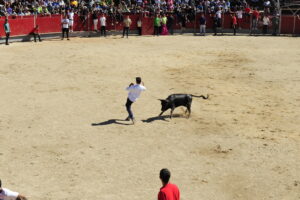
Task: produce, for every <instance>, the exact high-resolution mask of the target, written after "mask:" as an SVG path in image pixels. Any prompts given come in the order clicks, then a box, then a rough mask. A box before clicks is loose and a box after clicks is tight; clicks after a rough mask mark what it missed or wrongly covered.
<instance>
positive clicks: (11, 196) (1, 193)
mask: <svg viewBox="0 0 300 200" xmlns="http://www.w3.org/2000/svg"><path fill="white" fill-rule="evenodd" d="M0 199H1V200H27V198H26V197H24V196H23V195H20V194H19V193H18V192H13V191H11V190H9V189H7V188H2V183H1V179H0Z"/></svg>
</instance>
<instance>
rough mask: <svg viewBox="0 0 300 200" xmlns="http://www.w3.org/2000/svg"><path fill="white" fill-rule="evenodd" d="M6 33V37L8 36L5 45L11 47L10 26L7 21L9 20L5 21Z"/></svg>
mask: <svg viewBox="0 0 300 200" xmlns="http://www.w3.org/2000/svg"><path fill="white" fill-rule="evenodd" d="M4 32H5V36H6V39H5V44H6V45H9V43H8V39H9V35H10V26H9V23H8V19H7V18H6V19H5V21H4Z"/></svg>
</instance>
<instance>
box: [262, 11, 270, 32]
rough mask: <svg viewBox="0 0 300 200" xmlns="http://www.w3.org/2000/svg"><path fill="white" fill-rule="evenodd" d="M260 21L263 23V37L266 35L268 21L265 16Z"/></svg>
mask: <svg viewBox="0 0 300 200" xmlns="http://www.w3.org/2000/svg"><path fill="white" fill-rule="evenodd" d="M262 21H263V34H264V35H265V34H267V33H268V27H269V25H270V19H269V17H268V15H267V14H265V15H264V17H263V19H262Z"/></svg>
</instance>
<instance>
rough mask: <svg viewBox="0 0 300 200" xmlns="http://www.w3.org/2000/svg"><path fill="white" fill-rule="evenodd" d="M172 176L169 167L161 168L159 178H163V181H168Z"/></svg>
mask: <svg viewBox="0 0 300 200" xmlns="http://www.w3.org/2000/svg"><path fill="white" fill-rule="evenodd" d="M170 177H171V172H170V171H169V170H168V169H166V168H164V169H162V170H160V173H159V178H160V179H161V180H162V182H163V183H168V182H169V179H170Z"/></svg>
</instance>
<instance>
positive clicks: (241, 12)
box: [234, 8, 243, 29]
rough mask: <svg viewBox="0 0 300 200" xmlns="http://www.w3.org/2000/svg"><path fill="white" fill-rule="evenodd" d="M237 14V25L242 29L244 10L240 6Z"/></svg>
mask: <svg viewBox="0 0 300 200" xmlns="http://www.w3.org/2000/svg"><path fill="white" fill-rule="evenodd" d="M236 15H237V25H238V26H239V29H242V21H243V10H242V9H241V8H240V9H239V10H238V11H236ZM234 16H235V15H234ZM235 17H236V16H235Z"/></svg>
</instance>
